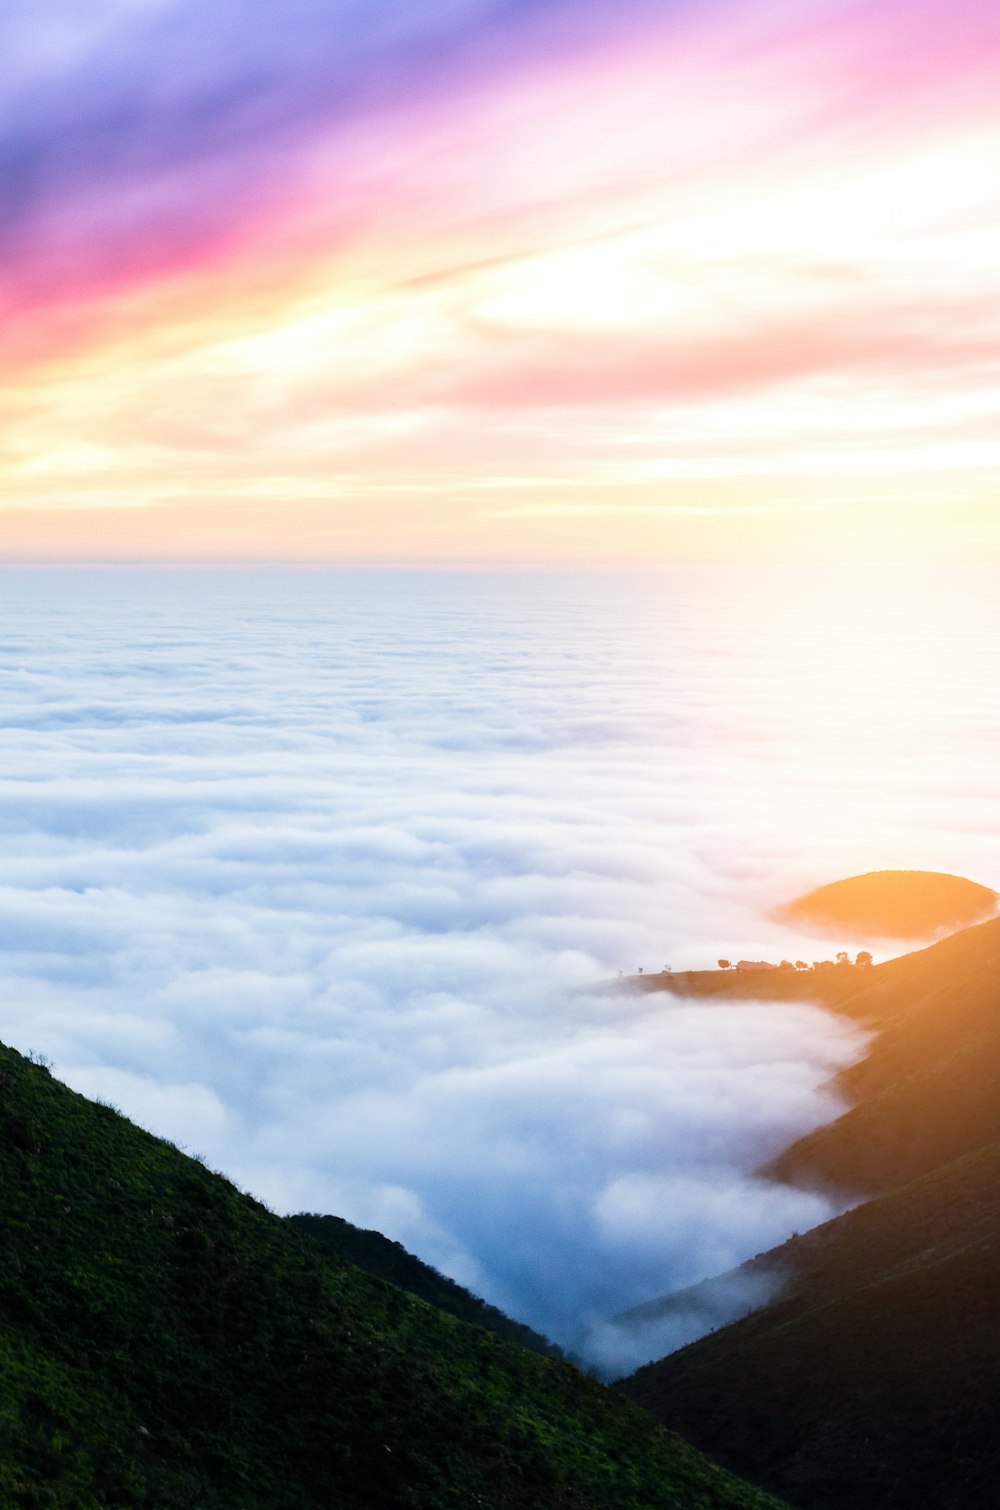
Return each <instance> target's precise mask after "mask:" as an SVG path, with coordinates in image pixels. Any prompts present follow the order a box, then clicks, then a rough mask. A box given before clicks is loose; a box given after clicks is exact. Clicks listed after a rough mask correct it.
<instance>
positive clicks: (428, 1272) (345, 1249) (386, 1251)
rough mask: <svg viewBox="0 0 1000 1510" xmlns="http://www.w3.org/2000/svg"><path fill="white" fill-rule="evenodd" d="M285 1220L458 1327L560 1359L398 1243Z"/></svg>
mask: <svg viewBox="0 0 1000 1510" xmlns="http://www.w3.org/2000/svg"><path fill="white" fill-rule="evenodd" d="M287 1220H288V1221H290V1222H292V1223H293V1224H294V1225H295V1226H296V1227H298V1229H299V1231H300V1232H307V1233H308V1234H309V1236H310V1237H313V1238H315V1239H316V1240H317V1241H318V1242H321V1243H322V1244H323V1245H324V1246H325V1247H327V1248H329V1249H330V1251H331V1252H332V1253H336V1254H337V1255H338V1256H339V1257H340V1258H345V1259H347V1260H348V1261H349V1262H350V1263H352V1264H357V1266H358V1268H359V1269H364V1270H365V1272H366V1273H367V1274H377V1275H378V1276H379V1278H380V1279H387V1280H388V1281H389V1282H390V1284H394V1285H398V1286H399V1287H400V1289H401V1290H406V1291H407V1292H408V1293H409V1294H410V1295H416V1296H418V1297H419V1298H420V1299H421V1300H425V1301H426V1302H427V1304H428V1305H432V1306H437V1308H438V1310H439V1311H447V1313H448V1314H449V1316H457V1317H458V1318H459V1320H460V1321H467V1322H470V1323H471V1324H472V1325H473V1326H481V1327H485V1328H486V1330H487V1331H488V1332H494V1333H495V1334H496V1336H497V1337H503V1338H505V1339H506V1340H507V1341H508V1342H517V1343H520V1345H521V1347H527V1348H530V1349H531V1350H532V1352H535V1353H541V1354H543V1355H544V1356H545V1357H548V1358H561V1357H563V1352H562V1349H561V1348H558V1347H556V1345H555V1343H554V1342H550V1341H549V1340H548V1338H547V1337H543V1336H542V1335H541V1334H540V1333H539V1332H534V1331H532V1329H531V1327H529V1326H524V1325H523V1324H522V1323H521V1322H519V1321H513V1320H512V1319H511V1318H510V1317H509V1316H505V1315H504V1313H503V1311H499V1310H497V1308H496V1306H491V1305H487V1303H486V1301H485V1300H480V1298H479V1296H478V1295H473V1293H472V1291H471V1290H466V1289H465V1288H464V1286H462V1285H460V1284H456V1283H455V1281H454V1280H453V1279H448V1277H447V1276H446V1275H444V1274H439V1273H438V1271H437V1269H434V1268H432V1267H431V1265H430V1264H425V1263H424V1262H423V1260H422V1259H419V1258H417V1257H415V1255H414V1254H412V1253H408V1252H407V1250H406V1249H405V1248H404V1247H403V1245H402V1243H396V1242H393V1241H392V1239H391V1238H388V1237H384V1236H383V1234H382V1233H381V1232H373V1231H371V1230H370V1229H369V1228H366V1227H355V1226H354V1225H353V1223H351V1222H346V1221H345V1220H344V1218H343V1217H342V1216H316V1215H312V1214H309V1213H306V1212H301V1213H299V1214H298V1215H297V1216H290V1217H288V1218H287Z"/></svg>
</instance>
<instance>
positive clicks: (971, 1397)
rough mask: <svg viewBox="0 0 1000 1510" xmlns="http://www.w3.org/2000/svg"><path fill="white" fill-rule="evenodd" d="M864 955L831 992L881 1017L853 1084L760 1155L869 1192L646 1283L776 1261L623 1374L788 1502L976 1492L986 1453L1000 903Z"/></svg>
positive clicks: (640, 1395) (994, 1254)
mask: <svg viewBox="0 0 1000 1510" xmlns="http://www.w3.org/2000/svg"><path fill="white" fill-rule="evenodd" d="M832 973H836V972H832ZM859 974H863V975H864V984H863V987H862V989H860V990H858V991H856V992H854V993H852V994H851V995H849V996H847V997H845V998H844V1000H843V1002H842V1003H841V1008H840V1009H841V1010H848V1011H850V1012H851V1013H852V1014H854V1015H856V1016H858V1017H860V1018H861V1019H862V1020H864V1021H866V1022H867V1023H868V1024H869V1025H870V1026H871V1027H872V1028H873V1029H875V1036H874V1038H873V1041H872V1043H871V1046H870V1048H869V1050H868V1053H867V1054H866V1056H865V1057H864V1058H863V1059H862V1060H861V1061H860V1063H858V1064H857V1065H854V1066H853V1067H852V1068H850V1069H848V1070H846V1071H844V1072H843V1074H842V1075H840V1076H839V1077H838V1083H839V1085H840V1087H841V1088H842V1089H843V1090H844V1091H845V1093H846V1094H848V1095H849V1096H851V1097H852V1098H854V1099H855V1100H856V1105H854V1106H853V1107H852V1108H851V1109H850V1110H849V1111H847V1112H845V1113H844V1114H843V1115H842V1116H841V1117H839V1118H838V1119H837V1120H836V1121H834V1122H832V1123H829V1124H827V1125H826V1126H825V1127H822V1128H818V1129H817V1130H816V1131H815V1132H813V1133H810V1134H808V1135H807V1136H806V1137H805V1138H802V1139H801V1140H800V1141H799V1142H798V1143H796V1144H794V1145H793V1146H792V1148H790V1149H789V1150H788V1151H787V1152H786V1153H784V1154H782V1155H781V1156H780V1157H779V1158H778V1159H776V1160H775V1161H774V1163H773V1164H772V1165H771V1167H770V1169H769V1171H767V1172H769V1173H771V1174H773V1175H775V1176H777V1177H780V1178H782V1179H792V1180H798V1181H800V1182H804V1183H816V1182H821V1183H825V1184H829V1185H834V1186H839V1187H841V1188H844V1189H851V1190H855V1191H868V1192H881V1193H880V1194H877V1195H875V1197H874V1198H873V1199H870V1200H868V1201H867V1202H865V1204H863V1205H861V1206H858V1207H857V1208H856V1209H855V1210H853V1211H850V1212H848V1213H847V1214H846V1215H844V1216H842V1217H839V1218H838V1219H837V1220H835V1221H833V1222H829V1223H827V1224H825V1225H824V1226H822V1227H819V1228H817V1229H816V1230H815V1231H813V1232H809V1233H806V1234H804V1235H803V1236H801V1237H796V1238H794V1239H792V1240H791V1241H790V1242H788V1243H785V1244H783V1245H782V1246H781V1247H779V1248H776V1249H774V1250H773V1251H772V1252H770V1253H767V1254H763V1255H761V1256H760V1257H758V1258H757V1259H755V1260H753V1261H752V1262H751V1263H749V1264H746V1265H744V1266H743V1268H742V1269H741V1270H738V1271H736V1272H735V1274H734V1275H731V1276H720V1277H718V1278H716V1279H715V1280H712V1281H708V1282H706V1284H705V1285H704V1286H701V1287H698V1286H696V1287H694V1289H693V1290H692V1291H687V1292H685V1293H684V1294H682V1295H677V1296H673V1297H670V1296H668V1297H664V1298H663V1299H662V1300H660V1301H657V1302H651V1303H650V1304H649V1305H647V1307H645V1308H644V1310H645V1312H646V1315H647V1317H649V1318H652V1319H655V1318H656V1317H657V1316H658V1315H669V1313H670V1310H671V1308H673V1309H677V1310H683V1309H685V1308H687V1309H690V1308H691V1307H692V1306H693V1305H697V1304H698V1302H699V1299H700V1297H699V1294H698V1292H699V1289H701V1290H703V1291H704V1292H705V1293H704V1297H703V1298H704V1299H705V1300H706V1301H707V1302H711V1299H712V1296H713V1294H714V1293H716V1292H718V1293H721V1294H725V1293H727V1292H729V1293H732V1292H733V1291H734V1289H735V1288H737V1287H738V1285H739V1283H740V1282H745V1281H746V1280H748V1279H754V1280H760V1279H761V1278H762V1277H763V1276H771V1277H773V1278H775V1279H777V1280H779V1281H781V1284H780V1288H779V1291H778V1294H777V1296H776V1298H774V1299H772V1300H771V1302H770V1304H767V1305H765V1306H763V1307H762V1309H760V1310H758V1311H756V1312H755V1313H754V1314H753V1315H750V1316H747V1317H745V1318H744V1319H743V1320H742V1321H737V1322H735V1323H733V1324H731V1325H728V1326H724V1327H722V1328H721V1329H720V1330H719V1331H717V1332H715V1333H713V1334H711V1335H709V1336H706V1337H703V1338H702V1339H701V1340H700V1341H698V1342H695V1343H692V1344H691V1345H690V1346H688V1347H686V1348H682V1349H680V1350H679V1351H678V1352H676V1353H673V1354H671V1355H669V1356H668V1357H666V1358H663V1359H660V1360H659V1361H658V1362H656V1363H653V1364H650V1365H647V1367H645V1368H643V1369H641V1370H639V1372H638V1373H636V1374H634V1375H633V1376H632V1377H631V1378H630V1379H628V1380H625V1381H623V1382H622V1383H621V1385H620V1386H619V1387H620V1388H621V1390H622V1391H623V1392H624V1393H626V1394H628V1395H629V1396H630V1397H631V1398H633V1399H635V1400H638V1401H640V1402H641V1403H642V1404H644V1405H646V1407H647V1408H648V1409H650V1410H651V1411H652V1412H653V1413H654V1414H655V1415H656V1417H657V1418H658V1419H660V1420H662V1421H664V1422H669V1423H670V1425H671V1426H673V1427H674V1428H675V1429H676V1430H680V1431H683V1432H685V1433H686V1434H688V1435H690V1437H691V1439H692V1440H693V1441H695V1442H696V1443H697V1444H698V1445H699V1446H701V1447H703V1448H704V1449H705V1450H706V1451H710V1452H711V1451H714V1452H716V1453H717V1455H718V1456H719V1458H720V1460H722V1461H723V1462H725V1463H727V1464H728V1465H729V1466H731V1467H735V1468H738V1469H739V1471H741V1472H743V1473H745V1474H746V1475H747V1476H748V1477H750V1478H753V1479H754V1480H755V1481H756V1482H759V1483H760V1484H761V1485H763V1486H767V1487H772V1488H774V1489H776V1490H777V1491H779V1492H780V1493H782V1494H783V1495H785V1496H786V1497H787V1498H788V1499H789V1500H790V1501H791V1503H793V1504H795V1505H798V1506H801V1510H855V1507H857V1506H862V1505H863V1506H864V1507H865V1510H897V1507H898V1510H903V1507H907V1510H937V1507H941V1506H947V1507H949V1510H986V1507H987V1506H992V1505H993V1504H995V1502H996V1483H997V1475H998V1471H1000V919H996V920H993V921H991V922H988V923H983V924H980V925H979V926H978V927H975V928H970V929H967V930H965V931H963V932H961V933H957V934H954V935H953V936H952V937H950V938H947V939H944V940H943V941H942V942H941V943H939V944H935V945H933V946H931V947H930V948H928V949H924V950H920V951H918V952H916V953H913V954H909V955H906V956H904V957H903V958H901V959H897V960H890V961H888V962H887V963H886V964H883V965H879V966H876V967H875V968H874V969H872V970H867V971H864V972H859ZM734 1280H735V1281H736V1282H737V1286H734V1285H733V1283H732V1282H733V1281H734ZM636 1319H637V1320H640V1321H641V1320H642V1319H643V1318H642V1316H641V1314H640V1315H639V1316H638V1317H637V1318H636Z"/></svg>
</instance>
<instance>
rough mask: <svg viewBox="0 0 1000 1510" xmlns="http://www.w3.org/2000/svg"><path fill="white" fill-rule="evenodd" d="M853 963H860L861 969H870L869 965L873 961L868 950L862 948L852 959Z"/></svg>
mask: <svg viewBox="0 0 1000 1510" xmlns="http://www.w3.org/2000/svg"><path fill="white" fill-rule="evenodd" d="M854 963H855V964H856V965H860V966H861V968H862V970H869V969H871V966H872V964H873V963H874V961H873V960H872V957H871V954H870V953H869V952H868V950H867V949H862V950H861V953H860V954H859V955H858V957H857V959H856V960H855V961H854Z"/></svg>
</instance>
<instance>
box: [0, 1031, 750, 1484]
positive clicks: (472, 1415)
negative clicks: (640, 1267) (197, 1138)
mask: <svg viewBox="0 0 1000 1510" xmlns="http://www.w3.org/2000/svg"><path fill="white" fill-rule="evenodd" d="M0 1182H2V1199H0V1239H2V1244H3V1249H2V1251H3V1264H2V1265H0V1504H2V1505H3V1506H10V1507H12V1510H13V1507H18V1510H35V1507H42V1506H46V1507H52V1506H56V1507H59V1510H278V1507H280V1510H331V1507H334V1506H336V1507H337V1510H356V1507H361V1506H367V1507H378V1510H391V1507H412V1510H438V1507H441V1510H449V1507H454V1510H468V1507H470V1506H476V1505H479V1506H487V1507H497V1510H517V1507H523V1510H529V1507H530V1510H537V1507H540V1506H545V1507H546V1510H550V1507H551V1510H588V1507H593V1510H630V1507H632V1510H648V1507H663V1510H667V1507H670V1510H688V1507H690V1510H715V1507H718V1510H725V1507H733V1510H765V1507H766V1506H769V1505H772V1504H773V1502H772V1501H770V1500H768V1499H767V1498H765V1497H763V1496H762V1495H761V1494H760V1493H759V1492H758V1491H757V1490H755V1489H752V1488H750V1487H749V1486H747V1485H745V1484H743V1483H741V1482H740V1481H739V1480H736V1479H734V1478H732V1477H731V1476H730V1475H728V1474H727V1473H725V1472H724V1471H723V1470H721V1469H719V1468H717V1467H716V1466H715V1465H713V1464H711V1463H709V1462H708V1460H707V1459H705V1458H704V1457H702V1456H701V1455H700V1454H699V1453H698V1452H696V1451H695V1450H694V1449H693V1448H691V1447H689V1446H688V1445H687V1444H686V1443H685V1442H683V1441H682V1440H681V1439H680V1438H678V1437H675V1436H673V1435H672V1434H671V1433H668V1432H664V1431H663V1430H662V1429H661V1428H660V1427H659V1426H657V1425H656V1424H655V1423H654V1422H653V1421H652V1420H651V1419H650V1418H649V1417H648V1416H647V1415H645V1414H644V1413H643V1412H642V1411H640V1410H638V1409H637V1408H636V1407H635V1406H633V1405H632V1404H631V1403H630V1402H628V1401H626V1400H625V1399H624V1398H622V1397H621V1396H617V1395H615V1394H614V1393H612V1392H610V1391H608V1390H606V1389H604V1388H603V1387H602V1386H600V1385H599V1384H597V1383H596V1382H595V1381H594V1380H592V1379H588V1378H586V1377H584V1376H583V1375H582V1374H581V1373H579V1372H578V1371H577V1370H576V1369H574V1368H573V1367H571V1366H570V1365H569V1364H566V1363H560V1362H558V1361H556V1360H554V1359H550V1358H541V1357H539V1356H538V1355H537V1354H536V1353H533V1352H529V1351H528V1350H527V1349H525V1348H521V1347H517V1346H515V1345H513V1344H511V1343H508V1342H504V1341H502V1340H501V1339H500V1338H498V1337H495V1336H493V1335H491V1334H490V1333H489V1332H487V1331H484V1330H483V1329H482V1328H481V1327H478V1326H467V1325H465V1324H464V1323H463V1322H461V1321H458V1320H455V1319H454V1318H453V1317H451V1316H447V1315H444V1314H442V1313H441V1312H440V1311H438V1310H435V1309H434V1308H432V1307H431V1306H428V1305H425V1304H423V1303H422V1302H421V1301H419V1300H417V1299H415V1298H414V1297H412V1296H410V1295H407V1294H405V1293H404V1292H403V1291H402V1290H400V1289H398V1288H397V1287H396V1286H394V1285H390V1284H386V1283H385V1282H384V1281H382V1280H379V1279H376V1278H375V1277H373V1276H372V1275H370V1274H365V1273H363V1272H362V1271H361V1270H360V1269H358V1268H356V1267H355V1266H354V1265H352V1264H349V1263H346V1262H343V1261H341V1260H339V1259H337V1258H336V1257H335V1256H333V1255H332V1254H330V1253H329V1252H327V1251H324V1250H323V1249H321V1248H320V1247H319V1246H318V1245H317V1244H316V1242H315V1241H313V1240H312V1239H310V1238H308V1237H307V1236H306V1235H305V1234H304V1233H302V1232H299V1231H297V1230H296V1228H295V1227H294V1225H293V1224H292V1223H290V1222H288V1221H286V1220H284V1219H282V1218H279V1217H276V1216H274V1215H272V1214H271V1213H270V1212H268V1211H267V1210H265V1208H264V1207H262V1206H261V1205H259V1204H258V1203H257V1202H256V1201H254V1200H252V1199H251V1198H250V1197H248V1196H246V1195H243V1194H241V1193H240V1192H239V1191H238V1190H237V1189H235V1187H234V1186H233V1185H231V1184H230V1183H229V1182H228V1181H226V1180H225V1179H223V1178H222V1177H221V1176H219V1175H217V1174H213V1173H211V1172H210V1171H209V1170H207V1169H205V1168H204V1167H203V1166H202V1165H201V1164H200V1163H198V1162H196V1161H194V1160H192V1159H189V1158H186V1157H185V1156H184V1155H183V1154H181V1153H179V1152H178V1150H177V1149H176V1148H174V1147H173V1146H172V1145H170V1144H168V1143H165V1142H162V1141H160V1140H158V1139H156V1138H153V1137H151V1136H149V1135H148V1134H147V1133H144V1132H142V1131H141V1130H140V1129H138V1128H136V1127H135V1126H133V1125H132V1124H131V1123H129V1122H127V1121H126V1120H125V1119H124V1118H123V1117H121V1116H120V1115H119V1114H118V1113H117V1112H116V1111H114V1110H113V1109H112V1108H110V1107H107V1106H103V1105H100V1104H94V1103H92V1102H90V1101H87V1100H86V1099H85V1098H84V1097H82V1096H79V1095H76V1094H75V1093H74V1092H72V1091H70V1090H68V1089H67V1088H66V1087H65V1086H63V1085H60V1084H59V1083H58V1082H57V1081H55V1080H53V1079H52V1078H51V1076H50V1075H49V1074H48V1072H47V1071H46V1070H45V1069H44V1068H42V1067H41V1066H39V1065H35V1064H32V1063H29V1062H28V1061H27V1060H25V1059H23V1058H22V1057H21V1056H20V1055H18V1054H16V1053H15V1052H14V1051H12V1050H10V1049H6V1048H2V1047H0Z"/></svg>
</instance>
